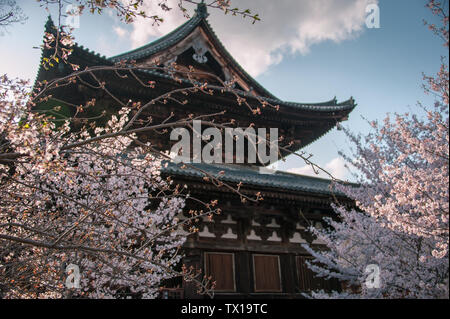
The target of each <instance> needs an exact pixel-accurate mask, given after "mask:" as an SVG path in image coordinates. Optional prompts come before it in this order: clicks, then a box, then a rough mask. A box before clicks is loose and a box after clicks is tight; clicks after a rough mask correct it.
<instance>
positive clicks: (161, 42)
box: [37, 3, 356, 150]
mask: <svg viewBox="0 0 450 319" xmlns="http://www.w3.org/2000/svg"><path fill="white" fill-rule="evenodd" d="M207 17H208V13H207V11H206V5H205V4H203V3H202V4H199V5H198V7H197V10H196V12H195V14H194V15H193V17H192V18H191V19H189V20H188V21H186V22H185V23H184V24H182V25H181V26H180V27H178V28H177V29H175V30H174V31H172V32H170V33H169V34H167V35H165V36H163V37H161V38H159V39H158V40H156V41H154V42H151V43H149V44H146V45H144V46H142V47H140V48H137V49H134V50H131V51H128V52H125V53H122V54H119V55H116V56H113V57H110V58H107V57H105V56H101V55H100V54H98V53H95V52H93V51H90V50H88V49H87V48H84V47H83V46H81V45H78V44H75V46H74V47H73V53H72V55H71V56H70V59H74V60H73V61H74V63H76V64H79V65H80V67H81V69H83V68H85V67H91V66H101V65H109V66H112V65H114V64H115V63H117V62H119V61H122V60H135V61H136V64H137V65H138V66H142V67H143V68H142V69H140V71H141V72H142V74H146V75H148V77H149V78H151V79H161V81H167V82H171V83H172V82H174V85H190V84H192V83H191V81H190V80H188V79H185V80H183V79H181V83H175V81H173V78H172V77H171V76H170V75H168V74H164V73H162V72H157V71H155V70H151V68H148V67H147V66H153V65H154V63H155V62H157V63H158V64H166V65H167V64H168V63H170V62H172V61H175V60H177V59H178V60H177V61H176V62H177V64H178V65H181V64H180V63H181V62H184V63H185V64H184V65H190V63H193V65H195V66H197V67H199V68H201V67H202V66H204V67H205V68H208V67H209V70H212V71H211V72H216V75H219V74H218V73H220V76H221V77H223V78H224V79H223V80H225V81H227V80H229V79H230V78H233V79H234V80H236V83H237V85H236V91H235V92H236V93H237V94H238V95H240V96H242V97H245V98H247V99H248V100H249V101H250V100H253V102H256V100H255V96H258V97H260V98H261V99H262V100H265V101H267V102H269V103H271V104H272V105H279V107H280V108H279V111H272V110H271V109H266V110H265V112H266V113H265V114H263V116H262V117H261V116H260V117H259V118H261V119H262V118H269V117H270V118H271V119H274V120H276V121H279V122H280V123H281V122H283V123H287V124H286V125H290V127H291V128H292V135H293V136H294V137H295V139H296V141H295V145H294V146H293V148H294V149H295V150H298V149H299V148H302V147H305V146H306V145H308V144H310V143H312V142H313V141H315V140H317V139H318V138H320V137H321V136H323V135H324V134H326V133H327V132H328V131H330V130H331V129H332V128H333V127H335V126H336V124H337V123H338V122H340V121H343V120H346V119H347V118H348V115H349V113H350V112H351V111H352V110H353V109H354V108H355V106H356V103H355V101H354V100H353V98H350V99H348V100H346V101H343V102H338V101H337V99H336V98H333V99H331V100H328V101H325V102H318V103H298V102H288V101H283V100H280V99H278V98H277V97H275V96H274V95H273V94H271V93H270V92H268V91H267V90H266V89H265V88H264V87H263V86H262V85H260V84H259V83H258V82H257V81H256V80H255V79H253V78H252V77H251V76H250V75H249V74H248V73H247V72H246V71H245V70H244V69H243V68H242V67H241V66H240V65H239V63H238V62H236V60H235V59H234V58H233V57H232V55H231V54H230V53H229V52H228V51H227V50H226V49H225V47H224V46H223V44H222V43H221V41H220V40H219V39H218V37H217V36H216V34H215V33H214V31H213V29H212V27H211V26H210V24H209V23H208V21H207ZM46 30H47V32H52V31H54V30H55V28H54V24H53V21H51V19H49V21H48V22H47V24H46ZM47 51H48V50H47ZM49 53H50V52H46V50H44V51H43V57H44V56H45V55H46V54H49ZM193 53H194V54H193ZM194 56H196V57H194ZM181 60H182V61H181ZM194 60H195V61H194ZM207 64H211V65H210V66H207ZM59 67H62V69H67V68H65V67H64V66H61V65H60V66H59ZM59 67H58V68H59ZM58 68H55V69H58ZM66 71H67V70H65V71H64V72H63V71H61V72H63V73H66ZM67 72H69V71H67ZM217 72H218V73H217ZM63 73H58V70H45V69H44V68H43V67H42V66H41V67H40V69H39V72H38V75H37V80H39V81H41V80H51V79H53V78H55V77H56V76H61V74H63ZM116 89H117V88H116ZM119 89H120V90H123V91H124V92H127V93H130V92H131V91H130V92H128V91H126V90H129V88H127V86H119ZM234 102H235V101H234ZM226 104H227V105H224V107H227V108H231V107H232V105H231V103H226ZM228 104H230V105H228ZM241 109H242V110H244V108H241ZM230 111H232V112H237V111H238V110H237V109H236V108H235V109H233V110H231V109H230ZM239 112H240V111H239ZM242 112H243V111H242ZM270 112H272V113H270ZM269 113H270V114H269ZM266 115H267V117H265V116H266ZM256 120H257V119H256ZM252 121H253V119H252ZM302 132H306V133H302ZM300 135H301V136H300ZM297 140H298V141H297Z"/></svg>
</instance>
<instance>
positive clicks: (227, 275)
mask: <svg viewBox="0 0 450 319" xmlns="http://www.w3.org/2000/svg"><path fill="white" fill-rule="evenodd" d="M205 272H206V275H207V276H211V277H212V280H213V281H215V282H216V286H215V289H214V290H215V291H236V285H235V279H234V254H232V253H215V252H214V253H211V252H209V253H205Z"/></svg>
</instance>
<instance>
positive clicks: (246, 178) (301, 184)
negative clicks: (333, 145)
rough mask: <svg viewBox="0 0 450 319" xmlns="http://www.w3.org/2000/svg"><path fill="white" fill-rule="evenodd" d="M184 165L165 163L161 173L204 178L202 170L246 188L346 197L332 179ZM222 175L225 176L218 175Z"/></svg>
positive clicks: (258, 169)
mask: <svg viewBox="0 0 450 319" xmlns="http://www.w3.org/2000/svg"><path fill="white" fill-rule="evenodd" d="M182 165H183V164H175V163H173V162H166V164H165V165H163V168H162V173H166V174H170V175H176V176H187V177H194V178H199V179H201V178H203V177H204V176H205V174H204V173H202V172H201V171H205V172H207V173H208V174H211V175H212V176H214V177H216V178H218V179H219V180H221V181H223V182H231V183H239V182H242V183H243V184H244V186H248V185H252V186H259V187H267V188H273V189H285V190H291V191H300V192H307V193H314V194H323V195H332V194H334V195H340V196H343V195H344V194H342V193H341V192H337V191H335V189H334V186H333V185H332V181H331V180H329V179H323V178H317V177H311V176H305V175H298V174H293V173H287V172H281V171H270V170H268V169H264V168H259V167H252V166H238V165H229V164H228V165H227V164H205V163H198V164H197V163H190V164H189V165H192V166H193V167H195V168H192V167H189V166H185V168H181V166H182ZM219 172H223V173H222V174H219Z"/></svg>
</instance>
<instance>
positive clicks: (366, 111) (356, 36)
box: [0, 0, 447, 174]
mask: <svg viewBox="0 0 450 319" xmlns="http://www.w3.org/2000/svg"><path fill="white" fill-rule="evenodd" d="M17 2H18V4H19V5H21V6H22V7H23V9H24V11H25V13H26V14H27V15H28V16H29V19H28V20H27V21H26V22H25V24H23V25H17V26H15V27H13V28H10V29H9V30H8V31H7V32H6V33H4V34H3V35H2V36H0V48H1V49H0V59H1V60H0V61H1V64H0V73H8V74H10V75H11V76H20V77H26V78H31V80H34V78H35V74H36V71H37V68H38V65H39V57H40V51H39V50H37V49H33V47H34V46H39V45H40V44H41V40H42V35H43V31H44V24H45V21H46V17H47V12H45V10H44V9H42V8H39V6H38V4H37V3H36V2H35V1H24V0H19V1H17ZM367 2H368V0H334V1H333V0H326V1H325V0H313V1H300V2H298V1H295V0H290V1H288V0H280V1H277V2H274V1H270V0H267V1H266V0H264V1H255V0H241V1H239V2H237V3H239V6H241V7H246V8H247V7H248V8H251V9H253V11H255V12H258V13H260V15H261V17H262V21H261V22H260V23H256V24H255V25H251V23H250V22H249V21H244V20H243V19H241V18H239V17H232V16H228V15H227V16H224V15H223V14H221V13H220V12H211V16H210V17H209V21H210V23H211V25H212V26H213V28H214V29H215V30H216V33H217V34H218V36H219V38H221V39H222V41H223V43H224V45H225V46H226V47H227V48H228V49H229V50H230V52H231V53H232V54H233V55H234V56H235V57H236V59H237V60H238V61H239V62H240V63H241V65H242V66H243V67H244V68H246V69H247V70H248V71H249V72H250V73H251V74H252V75H254V76H255V78H256V79H257V80H258V81H259V82H260V83H261V84H262V85H263V86H264V87H265V88H267V89H268V90H269V91H271V92H272V93H273V94H274V95H276V96H277V97H279V98H281V99H283V100H288V101H296V102H320V101H327V100H330V99H331V98H333V97H334V96H336V97H337V98H338V100H339V101H342V100H346V99H347V98H349V97H350V96H353V97H354V98H355V100H356V102H357V103H358V106H357V108H356V109H355V111H354V112H353V113H352V114H351V115H350V119H349V120H348V121H347V122H345V123H344V125H346V126H348V127H350V128H351V129H352V130H353V131H355V132H361V133H364V132H367V130H368V126H367V124H366V122H365V121H364V120H363V119H362V118H361V116H364V117H365V118H368V119H370V120H373V119H382V118H384V116H385V114H386V113H387V112H407V111H411V110H412V111H416V110H417V107H416V103H417V101H423V102H425V103H431V98H430V97H428V96H425V95H424V94H423V91H422V89H421V83H422V82H421V78H422V72H425V73H427V74H434V73H435V72H436V71H437V70H438V68H439V65H440V61H439V57H440V56H441V55H446V54H447V53H446V51H445V50H444V48H443V47H442V44H441V42H440V40H439V39H437V38H436V37H434V36H433V35H432V34H431V32H430V31H428V29H427V28H426V27H424V25H423V22H422V21H423V19H427V20H428V21H431V22H434V21H435V18H434V17H432V16H431V14H430V13H429V11H428V9H426V8H425V3H426V1H425V0H380V1H379V2H378V5H379V8H380V22H381V27H380V28H379V29H367V28H366V27H365V24H364V23H363V22H364V19H365V15H364V11H361V8H362V9H364V7H365V5H366V3H367ZM369 2H374V1H369ZM241 3H242V4H241ZM149 8H152V7H151V4H150V5H149ZM191 9H192V8H191ZM172 11H173V13H172V12H171V13H170V15H169V16H167V18H166V21H165V22H164V23H163V25H162V26H161V27H159V28H155V27H152V26H151V24H149V23H148V22H147V21H138V22H137V23H136V24H135V25H125V24H123V23H121V22H120V21H119V20H118V19H117V18H116V17H115V16H113V15H111V14H108V13H105V14H104V15H103V16H101V17H99V16H91V15H90V14H87V15H84V16H82V17H81V20H80V28H79V29H77V30H76V32H75V37H76V41H77V42H78V43H80V44H82V45H84V46H85V47H88V48H90V49H91V50H94V51H96V52H99V53H101V54H104V55H106V56H111V55H114V54H117V53H121V52H124V51H127V50H129V49H131V48H134V47H136V46H138V45H142V44H145V43H146V42H150V41H152V40H154V39H156V38H157V37H158V36H160V35H162V34H165V33H167V32H169V31H170V30H171V29H173V28H174V27H176V26H177V25H179V24H181V23H183V21H184V20H183V18H182V17H181V16H180V15H179V14H178V13H177V12H175V9H174V10H172ZM210 11H211V10H210ZM341 149H343V150H346V149H347V142H346V138H345V136H344V134H343V133H342V132H340V131H337V130H333V131H332V132H330V133H329V134H328V135H326V136H324V137H322V138H321V139H320V140H319V141H316V142H315V143H314V144H313V145H312V146H310V147H307V148H306V151H308V152H311V153H312V154H314V159H315V161H316V162H317V163H318V164H320V165H323V166H327V165H328V167H329V168H330V169H332V170H336V173H337V174H342V172H341V170H342V163H341V162H340V161H339V160H338V159H337V158H338V154H337V152H338V150H341ZM303 166H304V163H303V162H302V161H301V160H299V159H297V158H288V160H287V161H286V162H285V163H282V164H280V166H279V168H281V169H285V170H291V171H295V172H301V173H308V170H307V169H305V168H303Z"/></svg>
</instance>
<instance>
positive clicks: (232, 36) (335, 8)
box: [130, 0, 376, 76]
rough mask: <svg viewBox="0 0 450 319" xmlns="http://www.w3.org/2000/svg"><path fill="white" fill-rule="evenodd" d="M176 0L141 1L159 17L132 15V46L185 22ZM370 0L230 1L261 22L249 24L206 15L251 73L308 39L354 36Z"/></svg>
mask: <svg viewBox="0 0 450 319" xmlns="http://www.w3.org/2000/svg"><path fill="white" fill-rule="evenodd" d="M177 2H178V1H177V0H168V4H169V6H171V7H172V8H173V9H172V10H171V11H170V12H163V11H162V10H161V9H160V8H159V7H158V6H157V4H156V2H155V1H149V2H145V6H146V9H147V12H148V13H152V14H155V13H156V14H159V15H161V16H163V17H164V19H165V21H164V22H163V23H162V24H161V25H160V26H152V25H151V22H149V20H144V19H137V20H136V21H135V22H134V23H133V31H132V33H131V35H130V40H131V42H132V45H133V47H138V46H141V45H144V44H146V43H147V42H149V40H150V39H151V38H152V37H160V36H162V35H164V34H167V33H168V32H170V31H172V30H173V29H175V28H176V27H178V26H179V25H180V24H181V23H183V22H184V21H186V19H185V18H183V16H182V14H181V12H180V10H178V8H177ZM373 2H376V0H311V1H299V0H297V1H292V0H277V1H261V0H240V1H236V0H235V1H234V2H232V3H233V4H232V5H233V6H238V7H239V8H241V9H246V8H249V9H251V10H252V12H255V13H256V12H257V13H258V14H259V15H260V17H261V18H262V21H261V22H257V23H255V24H251V20H250V19H243V18H242V17H240V16H234V17H233V16H231V15H229V14H228V15H224V14H223V12H222V11H220V10H214V9H210V8H209V12H210V17H209V19H208V20H209V22H210V24H211V25H212V26H213V28H214V30H215V31H216V33H217V35H218V37H219V38H220V39H221V40H222V42H223V43H224V45H225V47H226V48H227V49H228V50H229V51H230V53H231V54H232V55H233V56H234V57H235V58H236V60H237V61H238V62H239V63H241V65H242V66H243V67H244V68H245V69H246V70H247V71H248V72H249V73H250V74H252V75H253V76H257V75H259V74H261V73H263V72H264V71H266V70H267V68H268V67H269V66H271V65H274V64H277V63H280V62H281V61H282V59H283V57H284V56H285V55H286V54H295V53H301V54H306V53H308V52H309V50H310V48H311V46H312V45H314V44H317V43H320V42H323V41H334V42H341V41H343V40H347V39H352V38H354V37H356V36H358V34H359V33H360V32H361V31H362V30H363V28H364V23H365V16H366V13H365V8H366V6H367V4H368V3H373Z"/></svg>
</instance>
